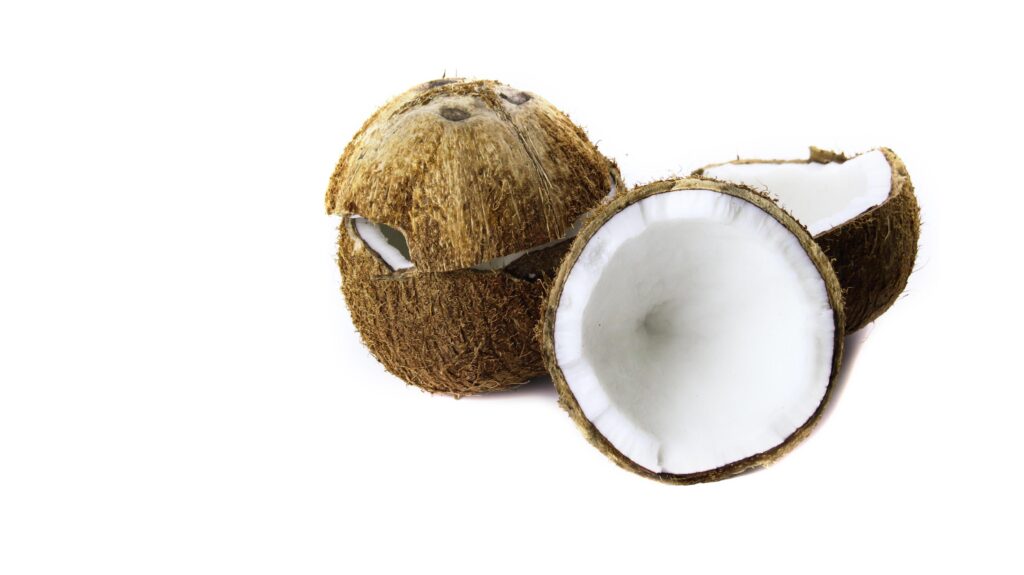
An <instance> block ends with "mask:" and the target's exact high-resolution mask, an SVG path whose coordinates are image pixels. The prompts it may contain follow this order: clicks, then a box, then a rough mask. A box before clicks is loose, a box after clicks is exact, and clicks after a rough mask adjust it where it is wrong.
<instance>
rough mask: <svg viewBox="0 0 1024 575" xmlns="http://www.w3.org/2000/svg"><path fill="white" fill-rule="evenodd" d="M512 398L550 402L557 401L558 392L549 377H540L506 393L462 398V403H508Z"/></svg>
mask: <svg viewBox="0 0 1024 575" xmlns="http://www.w3.org/2000/svg"><path fill="white" fill-rule="evenodd" d="M513 398H520V399H522V398H540V399H545V400H550V401H557V400H558V392H557V391H555V384H553V383H551V377H550V376H547V375H542V376H539V377H535V378H533V379H531V380H530V381H528V382H526V383H524V384H523V385H520V386H519V387H515V388H513V389H510V390H508V391H498V392H495V393H483V394H480V395H470V396H468V397H465V398H463V399H462V400H463V401H491V400H499V401H508V400H510V399H513Z"/></svg>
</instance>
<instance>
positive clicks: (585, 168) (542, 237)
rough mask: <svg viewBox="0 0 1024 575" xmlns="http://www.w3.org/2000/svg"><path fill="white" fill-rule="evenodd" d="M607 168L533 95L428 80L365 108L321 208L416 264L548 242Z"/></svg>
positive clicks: (601, 185)
mask: <svg viewBox="0 0 1024 575" xmlns="http://www.w3.org/2000/svg"><path fill="white" fill-rule="evenodd" d="M613 172H615V168H614V165H613V164H612V163H611V162H609V161H608V160H607V159H606V158H605V157H604V156H602V155H601V154H600V153H599V152H598V151H597V148H595V147H594V146H593V145H592V144H591V143H590V141H589V140H588V139H587V136H586V134H585V133H584V132H583V130H582V129H581V128H580V127H578V126H577V125H575V124H574V123H573V122H572V121H571V120H570V119H569V117H568V116H566V115H565V114H564V113H562V112H560V111H559V110H558V109H556V108H555V107H554V106H552V105H551V104H549V103H548V102H547V101H546V100H544V99H543V98H541V97H539V96H537V95H536V94H533V93H529V92H523V91H520V90H516V89H514V88H511V87H509V86H506V85H504V84H500V83H498V82H494V81H489V80H477V81H467V80H461V79H446V80H435V81H434V82H428V83H425V84H421V85H419V86H416V87H415V88H413V89H411V90H409V91H408V92H405V93H404V94H402V95H400V96H398V97H397V98H395V99H394V100H393V101H392V102H390V103H388V104H386V105H385V106H383V107H382V108H381V109H380V110H378V111H377V113H375V114H374V115H373V116H372V117H371V118H370V119H369V120H367V122H366V123H365V124H364V125H363V127H362V129H360V130H359V132H358V133H357V134H356V135H355V137H354V138H353V139H352V141H351V142H350V143H349V144H348V146H347V147H346V148H345V152H344V154H343V155H342V157H341V160H340V161H339V162H338V165H337V167H336V168H335V171H334V175H333V176H332V177H331V182H330V186H329V187H328V190H327V197H326V206H327V211H328V212H329V213H332V214H338V215H353V214H358V215H360V216H362V217H365V218H368V219H370V220H373V221H375V222H378V223H383V224H387V225H389V226H391V227H394V228H397V229H399V230H401V231H402V232H403V233H404V234H405V237H406V239H407V241H408V245H409V251H410V255H411V258H410V259H411V260H412V262H413V263H414V264H415V265H416V267H417V268H418V269H420V270H422V271H452V270H459V269H465V268H469V267H472V266H473V265H476V264H478V263H480V262H482V261H487V260H491V259H493V258H496V257H500V256H505V255H508V254H511V253H515V252H519V251H522V250H526V249H529V248H532V247H534V246H539V245H543V244H546V243H549V242H552V241H556V240H558V239H560V238H562V237H563V235H564V234H565V232H566V230H568V229H569V228H570V227H571V226H572V225H573V223H574V222H575V221H576V220H577V219H578V218H579V217H580V216H581V215H583V214H584V213H586V212H587V211H589V210H590V209H591V208H593V207H594V206H595V205H596V204H597V203H598V202H599V201H600V200H601V199H602V198H604V197H605V196H606V195H607V194H608V191H609V190H610V189H611V188H612V184H613V178H614V177H616V176H615V175H613Z"/></svg>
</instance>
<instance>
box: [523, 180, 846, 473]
mask: <svg viewBox="0 0 1024 575" xmlns="http://www.w3.org/2000/svg"><path fill="white" fill-rule="evenodd" d="M694 190H710V191H713V192H717V193H720V194H725V195H728V196H732V197H735V198H739V199H741V200H743V201H745V202H749V203H750V204H752V205H753V206H756V208H757V209H759V210H762V211H763V212H764V213H765V214H767V215H768V216H770V217H771V218H773V219H774V220H775V221H777V222H778V223H780V224H781V225H782V226H783V227H784V228H785V230H787V231H788V232H789V233H791V234H793V236H794V237H795V238H796V240H798V244H799V246H800V248H801V249H802V250H803V251H804V252H805V253H806V256H807V259H808V260H809V261H810V262H812V263H813V266H814V268H815V269H816V270H817V272H818V273H819V274H820V277H821V282H822V284H823V285H824V289H825V291H826V293H827V301H828V306H829V307H830V308H831V316H832V323H833V325H834V330H833V331H832V337H833V340H832V346H831V351H832V354H831V357H830V361H828V364H829V369H828V375H827V384H826V386H825V389H824V392H823V394H822V395H821V398H820V402H819V403H818V404H817V406H816V408H815V409H814V410H813V412H812V413H811V414H810V416H809V417H807V419H806V421H803V422H802V423H800V424H799V425H798V426H797V427H796V428H795V430H793V431H792V432H791V433H789V434H788V435H787V436H786V437H784V439H783V440H782V441H781V442H778V444H777V445H774V446H772V447H771V448H769V449H765V450H764V451H761V452H759V453H755V454H753V455H750V456H747V457H744V458H742V459H739V460H735V461H731V462H728V463H726V464H724V465H721V466H719V467H715V468H713V469H707V470H702V471H699V472H694V473H670V472H658V471H653V470H651V469H649V468H647V467H645V466H643V465H640V464H639V463H637V462H636V461H634V460H633V459H631V458H630V457H629V456H627V455H626V454H625V453H624V452H623V451H622V450H620V449H619V448H617V447H616V446H615V444H614V443H613V442H612V441H611V440H610V439H609V438H608V437H607V436H606V435H604V434H603V433H602V432H601V431H600V430H599V429H598V426H596V425H595V423H594V422H593V421H591V419H590V418H588V416H587V414H586V413H585V410H584V408H583V407H582V406H581V401H580V398H578V397H576V395H575V394H574V392H573V387H572V385H570V382H569V381H568V379H567V376H566V373H565V372H564V371H563V369H562V368H563V366H562V365H561V364H560V362H559V357H558V353H557V351H556V348H557V347H558V341H557V339H556V338H557V335H556V334H557V332H556V322H557V318H558V315H559V309H560V306H561V305H562V301H563V300H562V298H563V296H564V290H565V287H566V284H567V282H568V279H569V278H570V276H571V275H572V272H573V268H574V267H575V266H576V264H577V261H578V260H579V259H580V257H581V255H582V254H583V253H584V252H585V250H586V249H587V247H588V245H589V244H590V242H591V240H592V239H593V238H594V237H595V235H596V234H597V233H598V232H599V231H600V230H601V229H602V227H604V226H605V225H606V224H607V223H608V222H609V221H611V220H612V219H613V218H614V217H615V216H616V215H618V214H619V213H621V212H622V211H623V210H625V209H627V208H629V207H630V206H632V205H633V204H635V203H637V202H640V201H642V200H644V199H646V198H650V197H652V196H655V195H658V194H676V193H679V194H685V193H691V192H692V191H694ZM844 323H845V320H844V314H843V304H842V290H841V288H840V285H839V281H838V279H837V277H836V275H835V273H834V272H833V270H832V267H831V265H830V263H829V259H828V257H827V256H826V255H825V253H824V252H823V251H822V249H821V248H820V247H819V246H818V244H817V243H816V242H815V241H814V239H813V238H812V237H811V235H810V233H809V232H808V231H807V230H806V228H804V227H803V226H802V225H801V224H800V223H799V222H798V221H797V220H796V219H795V218H793V217H792V216H791V215H789V214H788V213H787V212H785V211H784V210H782V209H781V208H780V207H779V206H778V204H776V203H775V202H774V201H773V200H772V199H771V198H770V197H768V196H767V195H765V194H762V193H759V192H757V191H755V190H753V189H750V188H747V187H745V186H740V185H735V184H729V183H724V182H719V181H715V180H710V179H703V178H686V179H680V180H665V181H660V182H654V183H651V184H648V185H645V186H642V187H639V188H636V189H634V190H632V191H631V192H629V193H626V194H623V195H621V196H619V197H617V198H615V199H614V200H613V201H611V202H610V203H609V204H607V205H604V206H602V207H601V208H599V209H598V210H595V212H594V214H593V215H592V216H591V217H590V218H589V219H588V221H587V223H586V225H585V226H584V227H583V229H582V230H581V231H580V233H579V235H578V236H577V237H576V239H575V240H574V241H573V244H572V246H571V248H570V250H569V253H568V254H567V255H566V257H565V260H564V261H563V262H562V265H561V267H560V269H559V272H558V275H557V277H556V278H555V280H554V284H553V286H552V288H551V292H550V294H549V295H548V297H547V299H546V301H545V307H544V315H543V319H542V323H541V334H540V337H541V339H542V341H543V351H544V358H545V362H546V365H547V368H548V371H549V373H550V374H551V377H552V380H553V381H554V383H555V386H556V388H557V390H558V394H559V402H560V404H561V405H562V406H563V408H564V409H565V410H566V411H567V412H568V413H569V415H570V417H571V418H572V419H573V421H574V422H575V423H576V424H577V426H578V427H579V428H580V429H581V430H582V432H583V434H584V435H585V437H586V438H587V439H588V441H590V442H591V443H592V444H593V445H594V446H595V447H597V448H598V449H599V450H600V451H601V452H602V453H604V454H605V455H607V456H608V457H609V458H610V459H611V460H612V461H614V462H615V463H616V464H618V465H619V466H621V467H623V468H625V469H627V470H629V471H632V472H635V473H638V474H640V475H643V476H645V477H648V478H651V479H655V480H658V481H663V482H668V483H676V484H691V483H701V482H707V481H716V480H720V479H724V478H727V477H731V476H734V475H737V474H739V473H742V472H744V471H746V470H749V469H751V468H755V467H759V466H764V465H768V464H769V463H771V462H772V461H774V460H776V459H777V458H779V457H781V456H782V455H783V454H785V453H786V452H788V451H789V450H791V449H792V448H793V447H794V446H795V445H796V444H797V443H799V442H800V441H801V440H802V439H803V438H805V437H806V436H807V435H808V434H809V433H810V431H811V429H812V428H813V427H814V425H815V424H816V422H817V421H818V419H819V418H820V416H821V414H822V411H823V410H824V408H825V405H826V404H827V403H828V401H829V399H830V397H831V395H832V390H833V387H834V382H835V378H836V376H837V374H838V373H839V366H840V362H841V358H842V350H843V335H844V333H845V332H844ZM736 351H737V354H742V350H736ZM738 357H742V355H738ZM643 383H644V382H639V381H638V382H637V385H642V384H643Z"/></svg>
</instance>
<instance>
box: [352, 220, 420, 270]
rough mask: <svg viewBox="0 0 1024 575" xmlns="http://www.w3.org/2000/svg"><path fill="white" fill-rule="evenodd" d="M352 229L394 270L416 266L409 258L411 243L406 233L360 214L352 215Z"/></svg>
mask: <svg viewBox="0 0 1024 575" xmlns="http://www.w3.org/2000/svg"><path fill="white" fill-rule="evenodd" d="M352 229H353V230H354V231H355V233H356V235H357V236H359V239H361V240H363V243H364V244H365V245H366V247H368V248H370V250H372V251H373V253H375V254H377V256H378V257H380V259H381V260H383V261H384V263H385V264H387V266H388V267H390V268H391V269H393V270H404V269H409V268H413V267H416V265H415V264H414V263H412V261H411V260H410V259H409V243H408V242H407V241H406V239H405V234H403V233H402V231H401V230H399V229H398V228H393V227H391V226H389V225H387V224H379V223H377V222H372V221H370V220H368V219H366V218H363V217H360V216H352Z"/></svg>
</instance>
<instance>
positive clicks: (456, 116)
mask: <svg viewBox="0 0 1024 575" xmlns="http://www.w3.org/2000/svg"><path fill="white" fill-rule="evenodd" d="M441 117H442V118H444V119H445V120H451V121H452V122H461V121H463V120H465V119H466V118H468V117H469V112H467V111H466V110H463V109H462V108H452V107H444V108H441Z"/></svg>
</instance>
